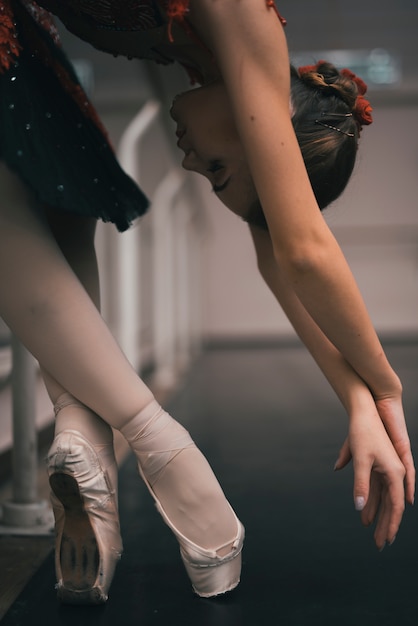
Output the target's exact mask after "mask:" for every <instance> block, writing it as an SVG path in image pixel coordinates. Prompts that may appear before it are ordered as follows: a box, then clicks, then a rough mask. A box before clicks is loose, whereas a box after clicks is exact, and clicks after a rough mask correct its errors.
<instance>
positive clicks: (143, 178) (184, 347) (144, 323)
mask: <svg viewBox="0 0 418 626" xmlns="http://www.w3.org/2000/svg"><path fill="white" fill-rule="evenodd" d="M161 117H162V112H161V106H160V104H159V103H158V102H156V101H155V100H151V101H149V102H147V104H145V105H144V107H143V108H142V109H141V110H140V111H139V113H138V114H137V116H136V117H135V118H134V119H133V120H132V122H131V123H130V124H129V126H128V127H127V129H126V130H125V132H124V134H123V136H122V138H121V141H120V144H119V150H118V155H119V160H120V163H121V165H122V167H123V168H124V169H125V171H126V172H127V173H128V174H129V175H130V176H131V177H132V178H133V179H134V180H135V181H136V182H137V183H138V184H139V185H140V187H141V188H143V189H144V190H145V192H146V193H147V195H148V197H149V198H150V200H151V205H152V206H151V209H150V211H149V213H148V214H147V215H146V216H145V217H144V218H142V219H140V220H138V223H137V224H136V225H135V226H134V227H133V228H131V229H129V230H128V231H127V232H126V233H123V234H122V235H120V234H116V233H115V232H114V229H108V228H103V229H101V232H100V233H99V237H98V243H99V245H98V249H99V256H100V255H101V256H102V257H104V262H106V261H105V257H107V262H108V263H109V262H110V263H111V266H112V267H111V271H109V272H107V274H106V276H107V278H106V277H105V278H104V281H102V282H104V283H105V284H104V285H103V312H104V316H105V318H106V317H108V318H109V320H108V321H109V324H110V326H111V328H112V331H113V333H114V334H115V336H116V338H117V340H118V341H119V343H120V345H121V347H122V350H123V351H124V353H125V354H126V356H127V357H128V359H129V361H130V362H131V363H132V365H133V366H134V367H135V369H136V370H137V371H138V372H141V371H142V370H143V368H144V367H146V366H148V365H152V369H153V372H154V373H153V383H154V384H155V385H156V386H158V388H160V389H161V388H169V387H171V386H172V385H173V384H174V383H175V381H176V380H177V378H178V374H179V373H181V371H182V370H183V368H184V367H185V366H187V364H188V363H189V361H190V359H191V358H192V356H193V354H194V352H195V351H196V350H197V349H198V347H199V344H200V294H199V285H200V279H199V273H198V272H199V267H200V244H199V243H198V242H199V240H200V239H201V233H200V227H199V224H200V223H201V222H200V221H199V219H194V218H195V216H196V212H197V211H198V210H199V199H198V197H197V194H196V192H194V190H193V188H191V185H190V181H189V179H188V176H187V174H186V173H185V172H184V171H183V170H182V169H181V168H180V167H179V166H178V165H177V164H176V163H174V162H173V160H172V158H171V153H172V151H171V146H170V145H169V142H168V140H167V137H166V134H165V131H164V125H163V123H162V119H161ZM109 251H110V254H109ZM99 265H101V263H99Z"/></svg>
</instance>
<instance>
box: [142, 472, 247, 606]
mask: <svg viewBox="0 0 418 626" xmlns="http://www.w3.org/2000/svg"><path fill="white" fill-rule="evenodd" d="M139 471H140V474H141V476H142V478H143V480H144V481H145V484H146V485H147V487H148V489H149V491H150V493H151V495H152V497H153V498H154V501H155V506H156V508H157V510H158V512H159V513H160V515H161V517H162V518H163V520H164V522H165V523H166V524H167V526H168V527H169V528H170V529H171V530H172V531H173V533H174V535H175V536H176V538H177V541H178V542H179V544H180V555H181V559H182V561H183V564H184V567H185V568H186V572H187V574H188V576H189V578H190V581H191V583H192V588H193V591H194V592H195V593H196V594H197V595H198V596H200V597H201V598H212V597H214V596H219V595H222V594H224V593H227V592H228V591H232V590H233V589H235V587H237V586H238V584H239V582H240V576H241V565H242V563H241V561H242V557H241V553H242V546H243V543H244V535H245V532H244V526H243V525H242V524H241V522H240V521H239V519H238V518H237V516H236V515H235V513H234V511H233V509H232V507H231V511H232V513H233V515H234V517H235V520H236V523H237V534H236V537H235V539H234V540H233V542H230V541H228V543H227V544H226V545H225V546H220V547H219V548H217V549H215V550H207V549H206V548H201V547H200V546H198V545H196V544H195V543H193V541H190V540H189V539H187V537H185V536H184V535H183V534H182V533H181V532H180V531H179V530H178V529H177V528H176V527H175V526H174V524H172V523H171V521H170V520H169V518H168V517H167V515H166V513H165V511H164V509H163V507H162V506H161V502H160V501H159V500H158V498H157V497H156V495H155V493H154V492H153V490H152V488H151V486H150V484H149V482H148V481H147V479H146V478H145V477H144V474H143V472H142V470H141V468H140V467H139ZM228 546H231V548H230V550H229V552H228V553H227V554H225V555H224V556H220V555H219V552H221V551H223V548H226V547H228Z"/></svg>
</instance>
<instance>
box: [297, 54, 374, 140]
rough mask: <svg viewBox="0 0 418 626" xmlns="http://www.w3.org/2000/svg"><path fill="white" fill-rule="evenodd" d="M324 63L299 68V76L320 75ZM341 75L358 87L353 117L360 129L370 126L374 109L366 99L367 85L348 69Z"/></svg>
mask: <svg viewBox="0 0 418 626" xmlns="http://www.w3.org/2000/svg"><path fill="white" fill-rule="evenodd" d="M323 63H326V61H318V63H316V64H315V65H303V66H302V67H299V68H298V72H299V75H300V76H303V75H304V74H310V73H312V72H314V73H320V72H318V67H319V66H320V65H322V64H323ZM340 74H341V75H342V76H346V77H347V78H349V79H350V80H352V81H353V82H354V83H355V84H356V85H357V91H358V95H357V98H356V102H355V105H354V107H353V116H354V118H355V120H356V121H357V123H358V124H359V126H360V128H361V127H362V126H368V125H369V124H371V123H372V122H373V117H372V111H373V109H372V107H371V105H370V102H369V101H368V100H367V98H365V97H364V94H365V93H366V91H367V85H366V83H365V82H364V80H363V79H362V78H360V77H359V76H357V75H356V74H354V72H352V71H351V70H349V69H347V68H345V69H343V70H341V71H340Z"/></svg>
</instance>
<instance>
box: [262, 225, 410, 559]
mask: <svg viewBox="0 0 418 626" xmlns="http://www.w3.org/2000/svg"><path fill="white" fill-rule="evenodd" d="M250 231H251V235H252V238H253V241H254V245H255V249H256V254H257V262H258V267H259V270H260V273H261V275H262V276H263V278H264V280H265V282H266V283H267V285H268V286H269V288H270V289H271V291H272V293H273V294H274V296H275V297H276V299H277V300H278V302H279V303H280V305H281V306H282V308H283V310H284V312H285V313H286V315H287V316H288V318H289V320H290V321H291V323H292V325H293V327H294V328H295V330H296V332H297V333H298V335H299V337H300V338H301V339H302V341H303V342H304V344H305V345H306V347H307V348H308V350H309V351H310V352H311V354H312V356H313V357H314V359H315V360H316V362H317V364H318V365H319V367H320V368H321V370H322V371H323V372H324V374H325V376H326V377H327V379H328V381H329V382H330V384H331V385H332V387H333V389H334V390H335V392H336V394H337V395H338V397H339V398H340V400H341V402H342V404H343V406H344V407H345V409H346V411H347V413H348V416H349V436H348V439H347V444H346V449H345V450H344V453H343V454H344V456H345V459H340V458H339V463H340V464H341V465H342V464H344V463H345V461H346V460H347V454H351V455H352V456H353V462H354V472H355V479H354V500H355V504H356V507H357V508H358V509H361V506H362V503H364V508H363V509H362V521H363V523H364V524H366V525H368V524H370V523H372V521H373V520H374V519H375V517H376V514H377V511H378V509H379V507H380V512H379V518H378V523H377V525H376V532H375V541H376V544H377V546H378V547H379V548H381V547H382V546H383V545H384V544H385V541H388V542H391V541H393V538H394V536H395V535H396V532H397V529H398V527H399V524H400V521H401V518H402V513H403V507H404V498H405V495H404V494H405V492H406V498H407V500H408V501H409V502H413V498H414V484H415V470H414V464H413V460H412V455H411V449H410V443H409V437H408V433H407V430H406V426H405V420H404V416H403V410H402V403H401V397H399V398H398V399H397V402H396V405H395V404H394V405H393V407H392V408H391V409H390V414H391V415H390V420H392V422H393V424H394V426H393V432H394V433H395V437H391V440H392V441H391V440H390V438H389V437H388V434H387V432H386V430H385V427H384V424H383V423H382V419H381V418H384V417H386V416H384V415H382V414H381V411H380V410H379V407H378V406H376V404H375V401H374V399H373V398H372V396H371V394H370V391H369V389H368V388H367V386H366V384H365V383H364V381H363V380H361V379H360V378H359V376H358V375H357V373H356V372H355V371H354V370H353V368H352V367H351V366H350V365H349V363H347V361H346V360H345V359H344V357H343V356H342V355H341V353H340V352H339V351H338V350H337V349H336V348H335V346H334V345H333V344H332V343H331V342H330V341H329V340H328V339H327V338H326V336H325V335H324V333H323V332H322V331H321V330H320V329H319V327H318V326H317V324H316V323H315V322H314V321H313V319H312V317H311V316H310V315H309V313H308V312H307V311H306V309H305V308H304V307H303V305H302V304H301V302H300V300H299V298H298V297H297V295H296V293H295V291H294V290H293V288H292V286H291V285H290V284H289V283H288V282H287V280H286V277H285V276H284V275H283V272H282V271H281V270H280V267H279V266H278V264H277V262H276V259H275V256H274V253H273V246H272V243H271V239H270V236H269V234H268V233H267V232H264V231H261V230H260V229H257V228H253V227H251V228H250ZM388 412H389V411H388ZM379 413H380V415H379ZM395 449H396V451H395ZM337 467H338V462H337ZM405 473H406V488H405V490H404V483H403V480H404V476H405Z"/></svg>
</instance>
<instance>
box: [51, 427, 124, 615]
mask: <svg viewBox="0 0 418 626" xmlns="http://www.w3.org/2000/svg"><path fill="white" fill-rule="evenodd" d="M106 447H107V446H106ZM111 454H112V455H113V450H112V452H111ZM113 458H114V457H113ZM115 463H116V462H115ZM47 464H48V474H49V482H50V486H51V489H52V494H51V501H52V506H53V510H54V515H55V533H56V545H55V569H56V576H57V581H58V582H57V585H56V589H57V594H58V599H59V600H60V601H61V602H63V603H66V604H103V603H104V602H106V600H107V597H108V590H109V587H110V584H111V582H112V578H113V574H114V570H115V567H116V564H117V561H118V560H119V559H120V556H121V554H122V540H121V536H120V528H119V516H118V506H117V492H116V489H115V488H114V487H113V486H112V482H111V480H110V477H109V471H108V470H109V469H110V468H108V469H107V470H106V469H104V467H103V464H102V463H101V459H100V457H99V455H98V453H97V452H96V450H95V449H94V447H93V446H92V445H91V444H90V442H89V441H87V439H86V438H85V437H84V436H83V435H81V433H79V432H77V431H73V430H68V429H66V430H63V431H61V432H60V433H58V435H57V436H56V437H55V439H54V441H53V443H52V446H51V448H50V450H49V453H48V457H47Z"/></svg>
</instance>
